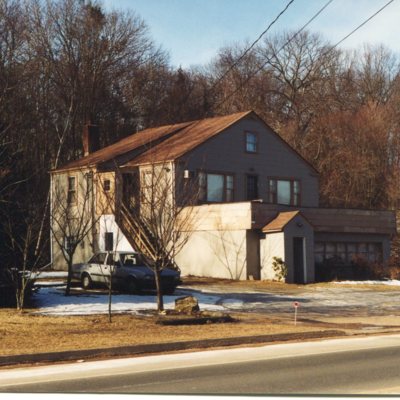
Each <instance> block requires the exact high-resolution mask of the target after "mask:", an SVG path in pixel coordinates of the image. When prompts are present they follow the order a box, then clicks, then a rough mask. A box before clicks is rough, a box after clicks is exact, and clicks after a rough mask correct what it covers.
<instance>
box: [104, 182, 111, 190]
mask: <svg viewBox="0 0 400 400" xmlns="http://www.w3.org/2000/svg"><path fill="white" fill-rule="evenodd" d="M103 190H104V191H105V192H109V191H110V190H111V181H110V180H109V179H104V181H103Z"/></svg>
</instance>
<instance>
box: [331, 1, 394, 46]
mask: <svg viewBox="0 0 400 400" xmlns="http://www.w3.org/2000/svg"><path fill="white" fill-rule="evenodd" d="M393 2H394V0H390V1H388V2H387V3H386V4H385V5H384V6H383V7H381V8H380V9H379V10H378V11H376V12H375V13H374V14H372V15H371V16H370V17H369V18H367V19H366V20H365V21H364V22H362V23H361V24H360V25H358V26H357V28H355V29H353V30H352V31H351V32H350V33H349V34H348V35H346V36H345V37H344V38H343V39H341V40H339V41H338V42H337V43H336V44H335V45H334V46H332V48H330V49H329V51H331V50H333V49H335V48H336V47H337V46H339V45H340V44H341V43H343V42H344V41H345V40H346V39H347V38H349V37H350V36H351V35H353V33H355V32H357V31H358V30H359V29H360V28H362V27H363V26H364V25H365V24H367V23H368V22H369V21H371V19H372V18H375V17H376V16H377V15H378V14H379V13H381V12H382V11H383V10H384V9H385V8H386V7H387V6H389V5H390V4H391V3H393Z"/></svg>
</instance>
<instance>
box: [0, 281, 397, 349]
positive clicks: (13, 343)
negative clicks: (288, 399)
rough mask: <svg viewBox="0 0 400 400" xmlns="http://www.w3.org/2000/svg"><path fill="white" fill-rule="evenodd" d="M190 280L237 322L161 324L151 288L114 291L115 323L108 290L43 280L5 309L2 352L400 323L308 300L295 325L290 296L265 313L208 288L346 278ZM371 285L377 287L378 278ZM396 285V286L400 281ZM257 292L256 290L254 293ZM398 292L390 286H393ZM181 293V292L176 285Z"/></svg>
mask: <svg viewBox="0 0 400 400" xmlns="http://www.w3.org/2000/svg"><path fill="white" fill-rule="evenodd" d="M186 285H188V287H189V286H190V285H191V287H195V288H197V289H196V290H194V291H193V293H195V295H196V296H198V297H199V304H200V309H201V310H211V311H219V312H228V313H229V314H230V315H231V316H232V317H234V318H235V320H236V322H230V323H211V324H206V325H178V326H164V325H160V324H158V323H157V321H158V319H159V318H168V316H164V317H160V316H157V314H156V312H155V296H154V294H153V295H141V296H132V295H118V296H114V298H113V316H112V322H111V323H110V322H108V315H107V312H106V311H107V293H106V291H96V292H85V291H81V290H79V289H78V288H77V289H76V290H74V291H73V295H72V296H68V297H66V296H64V295H63V291H62V290H61V289H60V288H51V287H43V288H42V289H41V291H40V292H39V294H38V295H35V297H34V299H35V301H34V303H33V304H34V306H35V307H33V308H30V309H26V310H25V311H24V312H23V313H20V312H18V311H16V310H14V309H0V337H1V341H0V355H15V354H32V353H41V352H55V351H64V350H76V349H95V348H108V347H118V346H126V345H139V344H156V343H167V342H183V341H192V340H202V339H217V338H231V337H240V336H252V335H274V334H280V333H300V332H305V331H314V332H315V331H322V330H327V329H339V330H345V331H346V330H347V332H352V333H355V332H356V331H357V329H361V330H360V332H362V329H363V328H364V329H365V327H367V325H365V324H371V323H374V324H378V323H379V324H384V325H394V324H395V323H396V325H399V324H400V321H397V319H396V318H395V317H394V315H392V316H386V317H385V318H386V319H385V320H383V319H382V318H383V317H382V318H381V320H379V319H377V318H378V317H375V319H374V320H372V318H364V319H360V318H359V320H357V318H355V317H356V316H357V317H360V316H359V315H358V313H357V310H358V308H357V307H355V311H356V313H357V314H356V315H349V316H348V317H347V318H341V319H337V318H336V319H333V318H330V319H328V318H322V316H321V315H320V316H319V317H317V318H318V320H317V318H315V317H312V316H311V315H307V314H306V313H305V311H303V310H304V309H305V308H306V305H304V307H303V309H301V313H300V317H303V318H299V321H298V323H297V325H296V326H295V325H294V321H293V307H291V305H292V302H290V301H289V302H287V304H288V306H285V304H286V303H285V304H283V306H282V307H283V310H284V312H282V310H281V311H279V312H276V313H275V312H269V313H261V312H255V310H248V311H247V312H246V310H245V309H243V308H240V307H238V308H237V309H236V310H235V303H234V302H235V301H236V300H237V299H236V298H234V297H229V298H228V299H226V301H227V302H229V305H230V306H231V307H232V308H231V309H230V310H226V309H223V307H222V306H221V305H219V304H220V303H219V301H218V297H216V295H215V293H218V290H215V291H214V292H213V291H212V290H210V289H212V288H213V287H214V289H215V288H216V289H218V288H221V287H224V288H225V290H226V289H227V288H228V287H229V291H230V293H232V296H233V294H234V293H236V294H237V293H246V292H247V291H251V292H253V293H255V295H256V296H259V293H261V292H264V293H265V292H267V293H276V294H277V296H278V297H279V296H281V295H282V293H284V294H286V295H289V294H290V295H291V296H295V295H298V294H299V293H302V292H304V291H307V292H310V291H312V292H313V293H315V295H317V296H321V293H324V292H325V289H329V290H330V291H332V290H335V289H334V288H335V287H337V286H341V287H342V285H336V284H333V283H332V284H319V285H318V286H315V285H306V286H301V287H299V286H297V285H284V284H279V283H265V282H251V281H246V282H237V281H236V282H235V281H224V280H211V281H210V280H205V279H191V280H188V281H186ZM372 286H373V285H368V289H367V287H366V288H365V289H363V290H364V291H366V292H369V293H372V291H373V287H372ZM202 287H204V288H207V290H210V292H207V293H205V292H202V291H201V290H200V289H201V288H202ZM199 288H200V289H199ZM374 288H375V289H376V286H374ZM185 290H187V289H185ZM185 290H181V292H183V293H185ZM329 290H328V291H329ZM340 290H343V289H340ZM351 290H352V289H350V291H351ZM370 290H371V292H370ZM379 290H383V289H379ZM385 290H389V291H392V290H395V288H394V287H390V288H389V287H387V288H385ZM396 290H398V286H397V289H396ZM336 291H337V290H335V293H336ZM257 292H259V293H258V294H257ZM348 292H349V288H347V289H346V293H345V295H343V296H348ZM366 292H363V293H364V296H365V295H366V294H367V293H366ZM395 293H396V292H393V294H395ZM177 294H178V295H179V294H180V293H179V290H178V293H177ZM361 294H362V293H361ZM389 294H390V293H389ZM176 297H177V296H166V297H165V300H166V308H168V309H172V308H173V305H174V299H175V298H176ZM369 297H370V295H367V297H363V298H369ZM318 298H319V297H318ZM278 300H279V299H278ZM318 301H320V300H318ZM238 304H239V303H238ZM249 304H250V303H249ZM257 304H259V303H257V302H255V303H254V305H255V306H257ZM285 307H286V308H285ZM339 309H340V308H339ZM367 314H368V313H367ZM384 314H385V313H384ZM333 323H334V324H333ZM349 323H352V324H353V325H355V324H356V323H358V324H360V326H359V327H358V326H350V325H349ZM363 324H364V325H363ZM362 325H363V326H362ZM349 329H350V330H349ZM385 329H386V328H385ZM386 330H387V329H386ZM364 333H365V331H364Z"/></svg>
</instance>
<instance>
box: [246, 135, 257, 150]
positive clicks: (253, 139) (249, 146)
mask: <svg viewBox="0 0 400 400" xmlns="http://www.w3.org/2000/svg"><path fill="white" fill-rule="evenodd" d="M246 151H247V152H248V153H257V135H256V134H255V133H251V132H246Z"/></svg>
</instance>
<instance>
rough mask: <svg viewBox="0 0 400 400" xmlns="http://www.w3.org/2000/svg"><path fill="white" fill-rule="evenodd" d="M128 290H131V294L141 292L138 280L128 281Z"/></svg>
mask: <svg viewBox="0 0 400 400" xmlns="http://www.w3.org/2000/svg"><path fill="white" fill-rule="evenodd" d="M128 291H129V293H131V294H137V293H139V287H138V284H137V283H136V281H135V280H134V279H131V280H130V281H129V282H128Z"/></svg>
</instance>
